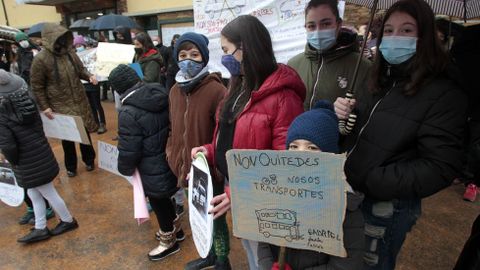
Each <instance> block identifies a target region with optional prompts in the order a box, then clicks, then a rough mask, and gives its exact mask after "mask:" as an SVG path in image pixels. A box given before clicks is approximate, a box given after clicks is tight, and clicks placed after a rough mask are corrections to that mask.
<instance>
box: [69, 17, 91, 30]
mask: <svg viewBox="0 0 480 270" xmlns="http://www.w3.org/2000/svg"><path fill="white" fill-rule="evenodd" d="M94 22H95V20H93V19H80V20H76V21H74V22H73V23H72V25H70V27H69V28H70V30H88V29H89V28H90V26H91V25H92V24H93V23H94Z"/></svg>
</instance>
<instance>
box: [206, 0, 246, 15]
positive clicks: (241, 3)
mask: <svg viewBox="0 0 480 270" xmlns="http://www.w3.org/2000/svg"><path fill="white" fill-rule="evenodd" d="M246 2H247V1H246V0H208V1H207V3H206V4H205V14H206V15H208V16H209V17H210V19H214V18H215V17H220V14H221V13H222V11H227V10H229V9H230V10H231V11H233V12H235V14H236V15H238V14H240V13H241V12H242V8H243V7H245V5H246V4H247V3H246Z"/></svg>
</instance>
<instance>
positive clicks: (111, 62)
mask: <svg viewBox="0 0 480 270" xmlns="http://www.w3.org/2000/svg"><path fill="white" fill-rule="evenodd" d="M134 56H135V49H134V46H133V45H128V44H118V43H106V42H99V43H98V47H97V62H96V74H97V75H99V76H104V77H108V75H110V72H111V71H112V70H113V69H114V68H116V67H117V66H118V65H120V64H130V63H132V61H133V57H134Z"/></svg>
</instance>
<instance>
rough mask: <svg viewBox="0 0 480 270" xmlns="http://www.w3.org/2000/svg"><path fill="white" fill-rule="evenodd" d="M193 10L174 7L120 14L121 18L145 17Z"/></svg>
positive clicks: (191, 7) (188, 7)
mask: <svg viewBox="0 0 480 270" xmlns="http://www.w3.org/2000/svg"><path fill="white" fill-rule="evenodd" d="M187 10H193V6H186V7H176V8H164V9H151V10H145V11H134V12H124V13H122V15H123V16H129V17H133V16H147V15H156V14H161V13H169V12H177V11H187Z"/></svg>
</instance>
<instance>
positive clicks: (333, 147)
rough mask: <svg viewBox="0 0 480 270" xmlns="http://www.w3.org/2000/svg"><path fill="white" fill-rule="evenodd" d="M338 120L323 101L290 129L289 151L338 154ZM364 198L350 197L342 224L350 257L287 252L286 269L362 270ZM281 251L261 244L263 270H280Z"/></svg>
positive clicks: (259, 255) (301, 251)
mask: <svg viewBox="0 0 480 270" xmlns="http://www.w3.org/2000/svg"><path fill="white" fill-rule="evenodd" d="M338 140H339V134H338V119H337V116H336V115H335V112H334V109H333V105H332V104H331V103H330V102H328V101H323V100H320V101H319V102H317V104H315V107H314V108H313V109H312V110H310V111H307V112H304V113H303V114H301V115H299V116H298V117H297V118H295V120H293V122H292V124H291V125H290V127H289V129H288V134H287V140H286V143H287V149H288V150H291V151H314V152H315V151H321V152H329V153H338V152H339V147H338ZM362 200H363V194H359V193H356V192H355V193H351V192H349V193H347V211H346V214H345V221H344V222H343V232H344V246H345V249H346V250H347V257H346V258H341V257H335V256H331V255H328V254H325V253H320V252H316V251H311V250H300V249H292V248H287V250H286V258H285V262H286V264H287V267H286V268H285V269H313V268H315V269H317V268H316V267H319V266H321V267H325V268H327V269H353V270H355V269H361V268H362V266H363V253H364V220H363V215H362V212H361V209H360V208H359V207H360V203H361V202H362ZM279 251H280V248H279V247H277V246H274V245H270V244H266V243H259V245H258V264H259V268H260V269H262V270H270V269H278V263H276V262H277V261H278V254H279ZM322 269H323V268H322Z"/></svg>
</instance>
